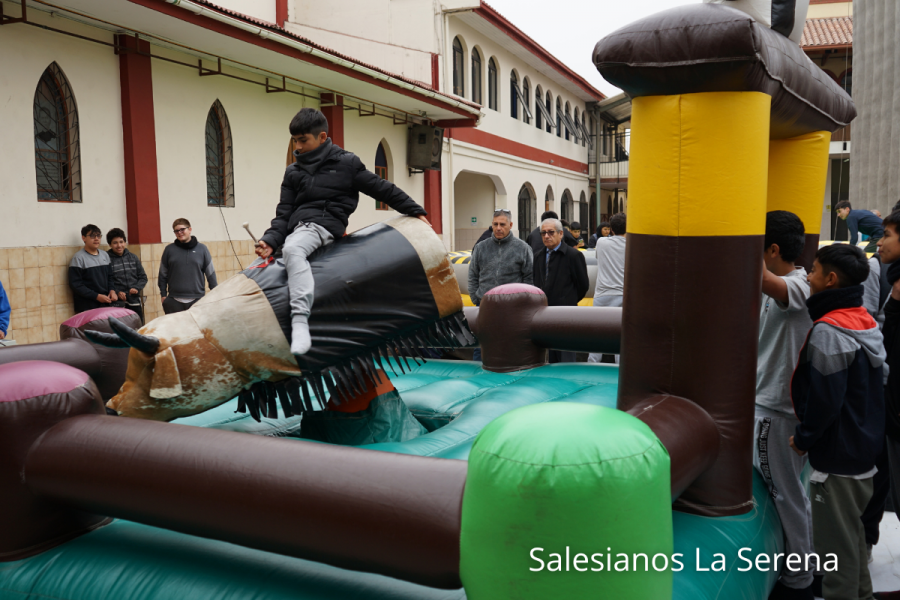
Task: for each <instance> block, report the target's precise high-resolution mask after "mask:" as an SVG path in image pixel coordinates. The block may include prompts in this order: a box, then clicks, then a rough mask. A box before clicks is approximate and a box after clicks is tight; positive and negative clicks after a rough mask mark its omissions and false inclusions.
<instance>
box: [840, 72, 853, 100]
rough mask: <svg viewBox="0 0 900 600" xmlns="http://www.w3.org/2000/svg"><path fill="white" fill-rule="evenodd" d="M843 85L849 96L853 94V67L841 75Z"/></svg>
mask: <svg viewBox="0 0 900 600" xmlns="http://www.w3.org/2000/svg"><path fill="white" fill-rule="evenodd" d="M841 87H842V88H844V91H845V92H847V95H848V96H852V95H853V69H847V70H846V71H844V72H843V74H842V75H841Z"/></svg>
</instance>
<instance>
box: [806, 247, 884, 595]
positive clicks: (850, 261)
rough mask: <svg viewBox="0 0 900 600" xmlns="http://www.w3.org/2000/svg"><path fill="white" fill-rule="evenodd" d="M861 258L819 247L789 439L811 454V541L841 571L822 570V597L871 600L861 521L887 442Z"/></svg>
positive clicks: (878, 339) (878, 342)
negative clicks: (809, 324) (796, 421)
mask: <svg viewBox="0 0 900 600" xmlns="http://www.w3.org/2000/svg"><path fill="white" fill-rule="evenodd" d="M868 275H869V265H868V262H867V261H866V255H865V253H864V252H863V251H862V250H861V249H860V248H857V247H856V246H850V245H847V244H835V245H833V246H826V247H824V248H820V249H819V251H818V252H817V253H816V260H815V262H814V263H813V269H812V271H811V272H810V274H809V278H808V279H809V285H810V292H811V294H812V295H811V296H810V297H809V300H807V302H806V304H807V307H808V309H809V316H810V318H811V319H812V320H813V327H812V329H811V330H810V332H809V335H808V336H807V338H806V342H805V343H804V345H803V348H802V349H801V351H800V358H799V361H798V363H797V369H796V370H795V371H794V376H793V378H792V379H791V399H792V400H793V403H794V411H795V412H796V413H797V418H798V419H800V423H799V424H798V425H797V427H796V429H795V431H794V435H793V436H791V437H790V438H789V443H790V445H791V447H792V448H793V449H794V450H795V451H796V452H797V454H799V455H801V456H802V455H806V454H809V462H810V464H811V465H812V468H813V472H812V475H811V477H810V499H811V500H812V515H813V540H814V542H815V549H816V553H817V554H818V555H819V556H820V557H822V559H823V560H825V561H827V559H828V556H827V555H829V554H831V555H834V556H836V558H837V569H836V570H827V569H826V570H825V576H824V579H823V582H822V592H823V596H824V598H825V600H846V599H847V598H871V597H872V581H871V578H870V577H869V569H868V564H867V563H868V557H867V552H866V536H865V531H864V527H863V523H862V520H861V516H862V514H863V511H864V510H865V508H866V505H867V504H868V502H869V499H870V498H871V497H872V490H873V482H872V478H873V476H874V475H875V472H876V468H875V460H876V458H877V457H878V454H879V452H880V451H881V448H882V444H883V443H884V390H883V387H882V386H883V377H884V364H885V358H886V356H887V354H886V353H885V350H884V344H883V339H882V336H881V332H880V331H879V329H878V324H877V323H875V320H874V319H873V318H872V317H871V316H870V315H869V313H868V312H866V309H865V308H863V286H862V285H861V284H862V282H863V281H865V280H866V278H867V277H868Z"/></svg>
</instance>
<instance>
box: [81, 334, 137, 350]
mask: <svg viewBox="0 0 900 600" xmlns="http://www.w3.org/2000/svg"><path fill="white" fill-rule="evenodd" d="M84 334H85V335H86V336H87V338H88V339H89V340H91V341H92V342H94V343H95V344H97V345H98V346H105V347H106V348H128V344H126V343H125V341H124V340H123V339H122V338H120V337H119V336H117V335H116V334H114V333H106V332H105V331H91V330H90V329H89V330H87V331H85V332H84Z"/></svg>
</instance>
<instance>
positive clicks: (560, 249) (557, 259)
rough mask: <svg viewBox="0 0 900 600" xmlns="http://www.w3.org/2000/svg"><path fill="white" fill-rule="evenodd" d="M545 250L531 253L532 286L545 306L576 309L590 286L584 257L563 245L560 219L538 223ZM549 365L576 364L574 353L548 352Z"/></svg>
mask: <svg viewBox="0 0 900 600" xmlns="http://www.w3.org/2000/svg"><path fill="white" fill-rule="evenodd" d="M541 238H542V239H543V241H544V247H543V248H541V249H540V250H538V251H536V252H535V253H534V285H535V286H536V287H539V288H541V289H542V290H543V291H544V294H546V296H547V306H578V302H579V301H580V300H581V299H582V298H584V294H585V293H586V292H587V291H588V287H589V286H590V279H588V273H587V264H586V263H585V260H584V254H583V253H582V252H579V251H578V250H576V249H575V248H572V247H571V246H568V245H566V244H565V243H563V225H562V223H560V221H559V219H544V221H543V222H542V223H541ZM549 360H550V362H551V363H558V362H575V353H574V352H563V351H559V350H550V355H549Z"/></svg>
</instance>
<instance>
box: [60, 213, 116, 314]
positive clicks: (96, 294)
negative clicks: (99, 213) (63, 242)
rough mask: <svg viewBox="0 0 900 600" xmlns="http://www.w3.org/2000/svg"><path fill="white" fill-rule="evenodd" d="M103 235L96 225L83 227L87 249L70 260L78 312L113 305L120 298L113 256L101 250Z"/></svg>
mask: <svg viewBox="0 0 900 600" xmlns="http://www.w3.org/2000/svg"><path fill="white" fill-rule="evenodd" d="M102 237H103V234H102V233H100V228H99V227H97V226H96V225H85V226H84V227H82V228H81V241H83V242H84V248H82V249H81V250H79V251H78V252H76V253H75V256H73V257H72V260H71V261H69V287H70V288H72V296H73V298H74V300H75V313H76V314H77V313H82V312H84V311H86V310H92V309H95V308H102V307H104V306H109V305H110V304H112V303H113V302H115V301H116V299H117V298H118V296H117V294H116V289H115V284H114V283H113V278H112V269H110V265H109V255H108V254H107V253H106V252H101V251H100V240H101V239H102Z"/></svg>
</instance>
